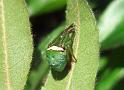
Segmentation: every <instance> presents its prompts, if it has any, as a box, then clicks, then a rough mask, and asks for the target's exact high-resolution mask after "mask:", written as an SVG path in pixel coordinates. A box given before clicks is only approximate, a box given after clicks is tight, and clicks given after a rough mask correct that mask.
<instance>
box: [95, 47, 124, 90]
mask: <svg viewBox="0 0 124 90" xmlns="http://www.w3.org/2000/svg"><path fill="white" fill-rule="evenodd" d="M123 52H124V47H119V48H116V49H114V50H112V51H111V52H109V54H108V55H107V56H105V57H104V58H101V59H102V60H101V59H100V62H101V67H100V72H99V73H98V81H97V86H96V90H113V88H114V87H115V86H116V87H117V86H118V87H120V89H118V90H123V89H124V87H121V84H119V83H118V82H119V81H121V80H122V78H124V55H123ZM103 62H106V63H103ZM114 90H117V89H114Z"/></svg>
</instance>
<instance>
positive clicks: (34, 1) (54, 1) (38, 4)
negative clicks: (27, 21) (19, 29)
mask: <svg viewBox="0 0 124 90" xmlns="http://www.w3.org/2000/svg"><path fill="white" fill-rule="evenodd" d="M27 4H28V7H29V11H30V14H31V15H37V14H43V13H48V12H52V11H55V10H59V9H61V8H63V7H64V6H65V4H66V0H27Z"/></svg>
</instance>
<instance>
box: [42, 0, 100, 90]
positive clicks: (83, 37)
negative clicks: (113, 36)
mask: <svg viewBox="0 0 124 90" xmlns="http://www.w3.org/2000/svg"><path fill="white" fill-rule="evenodd" d="M66 19H67V26H69V25H71V24H72V23H74V24H75V25H76V37H75V41H74V45H73V49H74V54H75V56H76V58H77V63H74V62H72V66H71V70H70V71H69V73H68V74H67V75H65V77H62V75H63V76H64V74H65V73H56V74H53V73H52V72H50V73H49V75H48V79H47V82H46V85H45V87H44V90H54V89H56V90H93V89H94V85H95V77H96V73H97V69H98V57H99V55H98V51H99V43H98V30H97V29H96V23H95V18H94V16H93V13H92V12H91V10H90V8H89V6H88V4H87V2H86V1H85V0H68V3H67V17H66Z"/></svg>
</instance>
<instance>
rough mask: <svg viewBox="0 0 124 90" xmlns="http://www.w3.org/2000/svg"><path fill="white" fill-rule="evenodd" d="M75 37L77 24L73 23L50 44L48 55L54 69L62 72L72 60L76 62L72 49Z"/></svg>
mask: <svg viewBox="0 0 124 90" xmlns="http://www.w3.org/2000/svg"><path fill="white" fill-rule="evenodd" d="M74 37H75V26H74V24H71V25H70V26H69V27H68V28H66V29H65V30H64V31H63V32H62V33H60V35H59V36H58V37H57V38H55V40H53V41H52V42H51V43H50V44H49V45H48V48H47V51H46V57H47V61H48V63H49V65H50V66H51V68H52V69H53V70H55V71H58V72H62V71H63V70H64V69H65V67H66V65H67V64H69V63H71V61H75V62H76V58H75V56H74V54H73V49H72V45H73V41H74Z"/></svg>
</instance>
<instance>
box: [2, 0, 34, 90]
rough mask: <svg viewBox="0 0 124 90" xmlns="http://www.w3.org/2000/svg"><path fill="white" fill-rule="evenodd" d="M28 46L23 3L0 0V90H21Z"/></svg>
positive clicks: (28, 57) (29, 34)
mask: <svg viewBox="0 0 124 90" xmlns="http://www.w3.org/2000/svg"><path fill="white" fill-rule="evenodd" d="M32 46H33V45H32V36H31V32H30V24H29V18H28V12H27V10H26V8H25V2H24V1H22V0H0V85H1V86H0V90H22V89H23V88H24V85H25V83H26V80H27V74H28V72H29V68H30V62H31V59H32V51H33V47H32Z"/></svg>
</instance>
